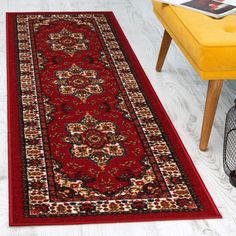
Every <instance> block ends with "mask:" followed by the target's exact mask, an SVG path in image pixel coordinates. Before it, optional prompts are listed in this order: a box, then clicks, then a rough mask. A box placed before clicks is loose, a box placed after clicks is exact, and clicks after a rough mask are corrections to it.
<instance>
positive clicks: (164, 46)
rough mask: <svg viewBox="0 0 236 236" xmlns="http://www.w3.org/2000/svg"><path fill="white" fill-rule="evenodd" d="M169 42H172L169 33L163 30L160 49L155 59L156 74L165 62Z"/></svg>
mask: <svg viewBox="0 0 236 236" xmlns="http://www.w3.org/2000/svg"><path fill="white" fill-rule="evenodd" d="M171 40H172V38H171V37H170V35H169V33H168V32H167V31H166V30H165V31H164V35H163V38H162V43H161V48H160V52H159V56H158V59H157V65H156V70H157V71H158V72H160V71H161V68H162V66H163V63H164V61H165V58H166V54H167V52H168V49H169V46H170V43H171Z"/></svg>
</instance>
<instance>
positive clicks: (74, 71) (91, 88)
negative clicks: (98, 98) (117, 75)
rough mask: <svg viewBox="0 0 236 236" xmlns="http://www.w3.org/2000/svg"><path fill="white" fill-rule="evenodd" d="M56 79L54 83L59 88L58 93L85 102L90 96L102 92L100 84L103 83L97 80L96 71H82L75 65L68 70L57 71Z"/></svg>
mask: <svg viewBox="0 0 236 236" xmlns="http://www.w3.org/2000/svg"><path fill="white" fill-rule="evenodd" d="M56 76H57V77H58V79H57V80H56V81H54V83H55V84H57V85H58V86H59V91H60V93H62V94H65V95H73V96H75V97H77V98H79V99H80V100H81V101H83V102H86V100H87V98H88V97H90V96H91V95H92V94H100V93H102V92H103V88H102V86H101V84H102V83H103V82H104V81H103V80H102V79H99V78H98V73H97V71H96V70H84V69H82V68H80V67H78V66H76V65H75V64H73V65H72V66H71V67H70V68H69V69H67V70H63V71H57V72H56Z"/></svg>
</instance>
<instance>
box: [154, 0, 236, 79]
mask: <svg viewBox="0 0 236 236" xmlns="http://www.w3.org/2000/svg"><path fill="white" fill-rule="evenodd" d="M153 6H154V12H155V14H156V16H157V17H158V18H159V20H160V21H161V22H162V24H163V26H164V27H165V29H166V30H167V31H168V33H169V34H170V35H171V37H172V38H173V39H174V40H175V42H176V43H177V44H178V46H179V47H180V48H181V50H182V51H183V53H184V54H185V56H186V57H187V59H188V60H189V62H190V63H191V64H192V66H193V67H194V68H195V70H196V71H197V72H198V73H199V75H200V76H201V78H202V79H206V80H211V79H214V80H215V79H235V78H236V15H230V16H226V17H224V18H222V19H213V18H211V17H209V16H205V15H203V14H200V13H196V12H193V11H191V10H186V9H183V8H180V7H175V6H169V5H167V4H163V3H159V2H157V1H153Z"/></svg>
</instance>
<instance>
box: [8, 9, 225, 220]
mask: <svg viewBox="0 0 236 236" xmlns="http://www.w3.org/2000/svg"><path fill="white" fill-rule="evenodd" d="M7 43H8V121H9V179H10V225H46V224H80V223H97V222H128V221H149V220H178V219H203V218H219V217H220V214H219V212H218V210H217V208H216V207H215V205H214V203H213V201H212V199H211V197H210V196H209V194H208V192H207V190H206V188H205V186H204V184H203V183H202V181H201V179H200V177H199V175H198V173H197V171H196V169H195V167H194V166H193V164H192V162H191V160H190V158H189V156H188V154H187V152H186V150H185V148H184V147H183V144H182V143H181V141H180V139H179V137H178V135H177V133H176V131H175V129H174V127H173V126H172V124H171V122H170V120H169V118H168V116H167V114H166V112H165V110H164V109H163V107H162V105H161V103H160V101H159V100H158V98H157V96H156V94H155V92H154V90H153V89H152V87H151V85H150V83H149V81H148V79H147V77H146V76H145V74H144V72H143V70H142V68H141V67H140V64H139V62H138V61H137V58H136V57H135V55H134V53H133V51H132V49H131V47H130V46H129V43H128V41H127V39H126V38H125V36H124V34H123V33H122V30H121V28H120V26H119V24H118V23H117V21H116V19H115V17H114V15H113V14H112V13H111V12H94V13H92V12H90V13H89V12H86V13H9V14H8V15H7Z"/></svg>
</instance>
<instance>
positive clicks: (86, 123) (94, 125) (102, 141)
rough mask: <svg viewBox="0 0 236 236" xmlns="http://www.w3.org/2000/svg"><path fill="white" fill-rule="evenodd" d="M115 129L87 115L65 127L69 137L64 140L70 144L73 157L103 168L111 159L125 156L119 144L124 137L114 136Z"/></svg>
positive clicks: (112, 125) (110, 124)
mask: <svg viewBox="0 0 236 236" xmlns="http://www.w3.org/2000/svg"><path fill="white" fill-rule="evenodd" d="M116 129H117V127H116V125H115V124H114V123H112V122H102V121H98V120H96V119H95V118H93V117H92V116H91V115H89V114H87V115H86V116H85V117H84V118H83V119H82V120H81V121H80V122H78V123H69V124H67V125H66V130H67V131H68V132H69V133H70V136H69V137H66V138H65V139H64V140H65V141H66V142H69V143H71V144H72V149H71V153H72V155H73V156H74V157H78V158H89V159H91V160H93V161H94V162H95V163H97V165H98V166H100V167H104V166H105V165H106V164H107V163H108V162H109V161H110V159H111V158H114V157H121V156H124V154H125V149H124V148H123V147H122V146H121V144H120V142H121V141H123V140H124V136H122V135H119V134H116Z"/></svg>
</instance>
